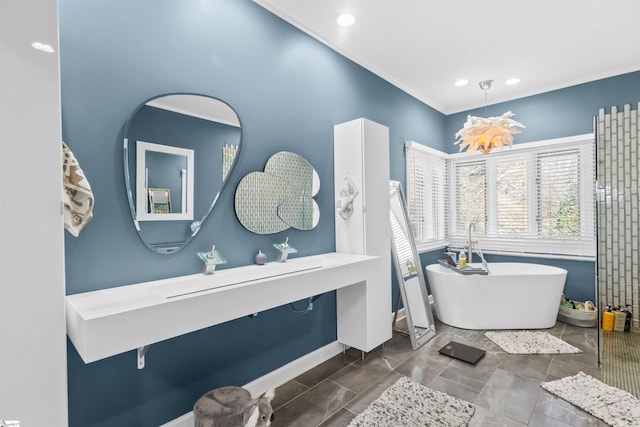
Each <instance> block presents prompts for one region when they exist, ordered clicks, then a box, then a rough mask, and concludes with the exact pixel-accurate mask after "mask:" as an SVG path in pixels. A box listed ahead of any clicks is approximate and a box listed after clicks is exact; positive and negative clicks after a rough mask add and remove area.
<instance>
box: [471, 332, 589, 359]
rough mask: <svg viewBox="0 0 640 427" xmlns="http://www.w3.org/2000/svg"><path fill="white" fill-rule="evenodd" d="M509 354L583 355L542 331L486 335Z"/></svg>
mask: <svg viewBox="0 0 640 427" xmlns="http://www.w3.org/2000/svg"><path fill="white" fill-rule="evenodd" d="M484 334H485V336H486V337H487V338H489V339H490V340H491V341H493V342H494V343H496V344H498V345H499V346H500V347H501V348H502V349H503V350H504V351H506V352H507V353H509V354H569V353H582V350H580V349H579V348H577V347H574V346H572V345H571V344H569V343H567V342H565V341H563V340H561V339H560V338H558V337H554V336H553V335H551V334H550V333H548V332H542V331H499V332H498V331H487V332H485V333H484Z"/></svg>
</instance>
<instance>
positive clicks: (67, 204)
mask: <svg viewBox="0 0 640 427" xmlns="http://www.w3.org/2000/svg"><path fill="white" fill-rule="evenodd" d="M62 185H63V189H64V192H63V194H62V201H63V203H64V228H66V229H67V231H69V233H71V234H72V235H73V236H75V237H78V235H79V234H80V231H81V230H82V228H83V227H84V226H85V225H87V222H89V220H90V219H91V218H92V217H93V193H92V192H91V185H89V181H87V178H86V177H85V176H84V173H83V172H82V169H80V165H79V164H78V161H77V160H76V158H75V157H74V155H73V153H72V152H71V150H70V149H69V147H67V145H66V144H65V143H64V142H63V143H62Z"/></svg>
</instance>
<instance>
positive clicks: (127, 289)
mask: <svg viewBox="0 0 640 427" xmlns="http://www.w3.org/2000/svg"><path fill="white" fill-rule="evenodd" d="M380 262H381V260H380V259H379V258H378V257H375V256H367V255H354V254H344V253H335V252H334V253H328V254H321V255H313V256H308V257H300V258H292V259H289V260H288V261H287V262H285V263H276V262H271V263H268V264H265V265H262V266H259V265H250V266H245V267H237V268H229V269H220V270H217V271H216V272H215V274H212V275H203V274H194V275H189V276H182V277H175V278H170V279H164V280H156V281H152V282H145V283H139V284H134V285H128V286H121V287H116V288H110V289H104V290H99V291H94V292H86V293H82V294H76V295H69V296H67V297H66V308H67V334H68V335H69V338H70V339H71V342H73V345H74V346H75V348H76V349H77V350H78V353H79V354H80V356H81V357H82V359H83V360H84V362H85V363H89V362H94V361H96V360H100V359H103V358H106V357H110V356H114V355H116V354H120V353H123V352H126V351H130V350H135V349H140V348H142V347H144V346H147V345H150V344H153V343H156V342H159V341H162V340H166V339H169V338H173V337H176V336H179V335H183V334H187V333H190V332H193V331H197V330H199V329H203V328H207V327H209V326H213V325H217V324H220V323H223V322H226V321H229V320H233V319H237V318H239V317H242V316H246V315H250V314H253V313H258V312H260V311H264V310H268V309H270V308H274V307H278V306H280V305H283V304H287V303H289V302H293V301H298V300H300V299H303V298H308V297H311V296H314V295H319V294H322V293H325V292H328V291H331V290H335V289H341V288H344V287H348V286H351V285H358V286H355V287H354V289H355V288H357V289H358V291H357V292H355V298H356V299H361V300H362V301H361V303H360V304H351V302H350V303H349V304H348V305H347V306H353V310H351V309H348V310H349V311H350V312H349V313H347V314H348V316H347V315H345V316H343V317H344V319H345V320H344V321H342V322H341V320H340V316H341V313H340V311H339V312H338V323H339V326H338V341H340V342H342V343H344V344H346V345H351V346H354V347H356V348H359V349H361V350H363V351H369V350H370V349H369V348H362V347H363V345H360V344H359V342H348V341H350V338H349V337H350V336H358V335H361V331H362V330H363V327H364V328H365V329H366V323H367V320H366V319H367V317H366V316H367V313H366V311H367V310H366V308H367V303H366V301H367V288H366V282H367V280H369V279H371V278H372V275H375V274H376V272H378V271H379V269H378V268H377V267H378V265H379V264H380ZM372 282H373V281H372ZM389 288H390V285H389ZM349 294H351V296H350V298H354V296H353V294H354V292H349ZM369 295H371V292H369ZM338 298H340V296H339V297H338ZM357 310H361V311H363V313H361V314H362V316H365V317H362V316H360V315H359V313H357V312H354V311H357ZM379 315H383V313H379ZM359 317H362V320H361V322H353V319H354V318H359ZM347 320H348V322H347ZM257 321H259V320H257ZM351 323H353V325H351ZM363 324H364V325H363ZM390 327H391V325H390V323H389V328H390ZM352 328H358V329H357V330H356V331H354V330H353V329H352ZM373 328H375V329H379V328H378V327H377V326H376V325H372V329H373ZM341 331H344V332H341ZM341 335H343V336H344V337H345V338H344V339H341ZM357 340H358V341H359V340H362V338H361V337H358V338H357ZM379 344H381V342H380V343H377V344H375V345H379ZM371 345H373V343H371V344H367V345H366V346H365V347H370V346H371Z"/></svg>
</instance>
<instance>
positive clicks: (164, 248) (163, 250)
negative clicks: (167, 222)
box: [122, 92, 243, 255]
mask: <svg viewBox="0 0 640 427" xmlns="http://www.w3.org/2000/svg"><path fill="white" fill-rule="evenodd" d="M172 95H192V96H197V97H201V98H209V99H211V100H213V101H218V102H221V103H223V104H224V105H226V106H227V107H228V108H229V109H230V110H231V111H232V112H233V113H234V114H235V116H236V118H237V120H238V125H239V126H238V128H239V129H240V138H239V140H238V144H237V149H236V152H235V156H234V159H233V161H232V163H231V165H230V166H229V170H228V172H227V173H226V174H225V175H224V179H223V181H222V185H221V187H220V189H219V190H218V192H217V193H216V194H215V195H214V197H213V200H212V202H211V204H210V205H209V207H208V209H207V210H206V211H205V213H204V215H203V216H202V217H201V218H200V219H197V218H198V217H196V214H197V213H196V212H193V218H194V220H193V221H192V222H191V224H190V225H189V226H188V229H189V230H190V231H191V233H190V234H189V235H188V237H187V238H186V240H185V241H184V242H175V243H174V242H171V243H159V244H155V245H153V244H150V243H149V242H148V241H147V240H145V239H144V237H143V236H142V229H141V227H140V221H139V220H138V217H137V213H136V204H135V202H134V198H133V193H132V191H131V176H130V171H129V132H130V126H131V121H132V119H133V118H134V117H135V115H136V113H138V111H140V109H142V108H144V107H145V106H146V105H149V103H150V102H152V101H154V100H157V99H160V98H164V97H167V96H172ZM194 117H198V116H194ZM220 123H223V124H229V123H226V122H220ZM242 137H243V135H242V121H241V120H240V116H239V115H238V112H237V111H236V110H235V109H234V108H233V107H232V106H231V105H229V103H227V102H226V101H224V100H223V99H220V98H217V97H215V96H210V95H204V94H200V93H191V92H170V93H164V94H160V95H154V96H152V97H150V98H147V99H146V100H144V101H143V102H141V103H140V104H139V105H138V106H137V107H136V108H135V109H134V110H133V111H132V112H131V114H130V115H129V118H128V119H127V122H126V124H125V127H124V134H123V153H122V154H123V162H124V177H125V188H126V193H127V200H128V202H129V211H130V213H131V218H132V220H133V225H134V227H135V229H136V232H137V234H138V237H139V238H140V240H142V243H144V245H145V246H146V247H147V248H149V249H150V250H152V251H153V252H155V253H157V254H161V255H169V254H174V253H176V252H178V251H180V250H181V249H183V248H184V247H185V246H187V245H188V244H189V243H190V242H191V240H193V238H194V237H195V236H196V234H198V232H199V231H200V228H201V227H202V225H203V224H204V223H205V221H206V220H207V218H208V217H209V215H211V212H212V211H213V208H214V207H215V205H216V203H217V201H218V199H219V198H220V193H221V192H222V191H224V189H225V187H226V186H227V183H228V182H229V172H231V171H233V169H234V167H235V166H236V164H237V162H238V158H239V157H240V153H241V150H242V139H243V138H242ZM134 149H135V148H134ZM221 149H222V147H221ZM222 169H223V168H222V166H221V170H222ZM223 172H224V171H223ZM159 219H160V218H159ZM184 220H185V222H186V221H190V220H191V219H184Z"/></svg>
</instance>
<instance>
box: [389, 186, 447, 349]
mask: <svg viewBox="0 0 640 427" xmlns="http://www.w3.org/2000/svg"><path fill="white" fill-rule="evenodd" d="M389 197H390V209H389V220H390V224H391V252H392V254H393V261H394V264H395V270H396V277H397V278H398V287H399V288H400V295H401V296H402V302H403V304H404V315H405V318H404V322H399V320H398V312H399V309H400V307H399V305H400V297H398V305H397V307H396V312H395V314H394V316H393V329H394V330H395V331H397V332H401V333H404V334H408V335H409V337H410V338H411V346H412V347H413V349H414V350H417V349H418V348H419V347H420V346H422V345H424V344H425V343H427V342H428V341H429V340H430V339H431V338H433V337H434V336H435V335H436V327H435V323H434V321H433V314H432V312H431V308H430V307H429V299H428V297H427V286H426V283H425V280H424V272H423V271H422V264H421V263H420V257H419V254H418V250H417V248H416V242H415V239H414V237H413V229H412V228H411V223H410V222H409V215H408V213H407V204H406V202H405V198H404V195H403V193H402V186H401V185H400V183H399V182H398V181H390V183H389ZM401 323H406V327H400V326H398V325H399V324H401Z"/></svg>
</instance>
